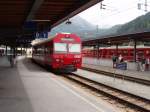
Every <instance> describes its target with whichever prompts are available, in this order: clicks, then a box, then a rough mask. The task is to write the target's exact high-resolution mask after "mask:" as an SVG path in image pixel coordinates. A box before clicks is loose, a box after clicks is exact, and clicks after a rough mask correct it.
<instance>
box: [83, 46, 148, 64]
mask: <svg viewBox="0 0 150 112" xmlns="http://www.w3.org/2000/svg"><path fill="white" fill-rule="evenodd" d="M136 52H137V57H138V58H140V57H142V56H144V57H145V58H149V59H150V47H149V46H138V47H137V51H136ZM82 54H83V56H84V57H93V58H94V57H96V58H97V57H99V58H105V59H111V58H112V55H113V54H118V55H120V54H121V55H122V56H123V58H124V60H127V61H133V60H134V49H133V47H131V46H126V47H120V48H118V53H117V51H116V48H113V47H108V48H105V47H104V48H100V49H99V52H98V51H97V49H93V48H85V49H83V50H82Z"/></svg>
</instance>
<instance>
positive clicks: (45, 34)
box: [35, 31, 48, 39]
mask: <svg viewBox="0 0 150 112" xmlns="http://www.w3.org/2000/svg"><path fill="white" fill-rule="evenodd" d="M35 38H36V39H39V38H48V32H47V31H45V32H36V33H35Z"/></svg>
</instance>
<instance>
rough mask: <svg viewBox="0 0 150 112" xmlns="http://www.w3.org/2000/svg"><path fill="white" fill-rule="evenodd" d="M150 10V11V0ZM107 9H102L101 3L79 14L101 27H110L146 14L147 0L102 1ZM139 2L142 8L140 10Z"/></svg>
mask: <svg viewBox="0 0 150 112" xmlns="http://www.w3.org/2000/svg"><path fill="white" fill-rule="evenodd" d="M147 1H148V11H150V0H147ZM102 3H103V4H105V5H106V6H104V7H105V8H106V9H100V3H99V4H97V5H95V6H93V7H91V8H89V9H87V10H85V11H84V12H82V13H80V14H79V16H80V17H82V18H84V19H86V20H87V21H88V22H90V23H92V24H94V25H99V28H108V27H111V26H113V25H116V24H124V23H126V22H128V21H131V20H133V19H135V18H136V17H138V16H140V15H143V14H145V11H144V9H145V7H144V3H145V0H104V1H103V2H102ZM138 3H143V4H142V5H141V10H138V6H137V4H138Z"/></svg>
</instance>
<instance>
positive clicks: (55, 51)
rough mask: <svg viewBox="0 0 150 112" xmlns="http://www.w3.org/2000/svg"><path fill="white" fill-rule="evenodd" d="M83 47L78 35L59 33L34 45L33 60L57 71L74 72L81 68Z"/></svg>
mask: <svg viewBox="0 0 150 112" xmlns="http://www.w3.org/2000/svg"><path fill="white" fill-rule="evenodd" d="M81 46H82V45H81V39H80V37H78V36H77V35H76V34H69V33H58V34H57V35H56V36H54V37H50V38H48V39H46V40H43V41H41V42H38V43H35V44H33V52H32V59H33V60H34V61H35V62H36V63H39V64H41V65H44V66H49V67H50V68H52V69H53V70H55V71H61V72H62V71H63V72H74V71H76V70H77V69H78V68H80V67H81V63H82V55H81Z"/></svg>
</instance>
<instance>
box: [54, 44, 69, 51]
mask: <svg viewBox="0 0 150 112" xmlns="http://www.w3.org/2000/svg"><path fill="white" fill-rule="evenodd" d="M54 51H55V52H62V53H64V52H67V44H66V43H54Z"/></svg>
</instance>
